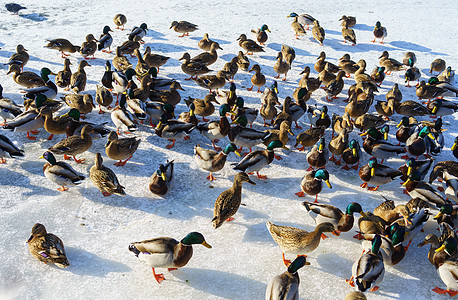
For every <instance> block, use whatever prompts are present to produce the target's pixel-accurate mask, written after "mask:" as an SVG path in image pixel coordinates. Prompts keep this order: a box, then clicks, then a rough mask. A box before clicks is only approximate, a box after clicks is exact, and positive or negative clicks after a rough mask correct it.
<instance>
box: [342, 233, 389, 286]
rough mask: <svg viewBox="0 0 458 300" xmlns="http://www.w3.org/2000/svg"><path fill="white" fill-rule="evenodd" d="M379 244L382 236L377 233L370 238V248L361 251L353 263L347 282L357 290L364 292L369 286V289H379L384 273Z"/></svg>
mask: <svg viewBox="0 0 458 300" xmlns="http://www.w3.org/2000/svg"><path fill="white" fill-rule="evenodd" d="M381 245H382V238H381V237H380V235H378V234H377V235H375V236H374V238H373V239H372V246H371V250H370V251H368V252H365V253H363V254H362V255H361V257H360V258H359V259H358V260H357V261H355V263H354V264H353V266H352V276H351V278H350V280H347V282H348V283H349V284H350V285H351V286H354V287H355V288H356V289H357V290H358V291H361V292H365V291H367V290H368V289H369V288H370V291H376V290H378V289H379V287H378V284H380V282H382V280H383V275H384V274H385V265H384V264H383V257H382V255H381V253H380V246H381Z"/></svg>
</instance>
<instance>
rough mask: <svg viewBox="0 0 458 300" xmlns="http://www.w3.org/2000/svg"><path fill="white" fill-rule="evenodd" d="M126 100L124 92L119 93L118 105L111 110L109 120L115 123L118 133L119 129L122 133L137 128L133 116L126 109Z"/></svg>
mask: <svg viewBox="0 0 458 300" xmlns="http://www.w3.org/2000/svg"><path fill="white" fill-rule="evenodd" d="M126 102H127V97H126V94H121V99H120V100H119V103H118V105H117V106H116V107H115V108H114V109H113V110H112V111H111V120H112V121H113V123H114V124H115V126H116V131H117V133H118V134H119V130H120V129H121V130H123V131H124V133H131V132H134V131H136V130H137V125H136V124H135V122H134V119H133V116H132V115H131V114H130V113H129V112H128V111H127V108H126Z"/></svg>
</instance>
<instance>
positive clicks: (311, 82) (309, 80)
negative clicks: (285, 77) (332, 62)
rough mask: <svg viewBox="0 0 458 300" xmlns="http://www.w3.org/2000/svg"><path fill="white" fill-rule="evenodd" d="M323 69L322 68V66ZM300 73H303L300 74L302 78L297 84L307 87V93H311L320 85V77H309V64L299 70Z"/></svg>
mask: <svg viewBox="0 0 458 300" xmlns="http://www.w3.org/2000/svg"><path fill="white" fill-rule="evenodd" d="M323 69H324V66H323ZM301 74H304V75H302V78H301V80H300V81H299V86H300V87H305V88H307V91H308V92H309V93H313V92H314V91H316V90H317V89H318V88H319V87H320V86H321V80H320V79H318V78H314V77H309V76H310V67H309V66H306V67H305V68H304V70H303V71H302V72H301Z"/></svg>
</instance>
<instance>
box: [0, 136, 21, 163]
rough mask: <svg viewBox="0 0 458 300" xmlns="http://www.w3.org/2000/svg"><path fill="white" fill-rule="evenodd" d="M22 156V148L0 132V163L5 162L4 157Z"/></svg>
mask: <svg viewBox="0 0 458 300" xmlns="http://www.w3.org/2000/svg"><path fill="white" fill-rule="evenodd" d="M17 156H24V150H21V149H19V148H18V147H17V146H16V145H15V144H14V143H13V142H12V141H11V140H10V139H9V138H8V137H6V136H4V135H1V134H0V164H4V163H6V159H5V157H8V158H10V157H11V158H13V157H17Z"/></svg>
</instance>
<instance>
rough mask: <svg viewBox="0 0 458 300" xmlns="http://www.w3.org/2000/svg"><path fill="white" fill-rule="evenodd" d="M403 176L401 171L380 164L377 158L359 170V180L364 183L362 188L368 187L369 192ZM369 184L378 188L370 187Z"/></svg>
mask: <svg viewBox="0 0 458 300" xmlns="http://www.w3.org/2000/svg"><path fill="white" fill-rule="evenodd" d="M401 175H402V173H401V171H399V170H397V169H393V168H390V167H387V166H385V165H381V164H378V163H377V158H375V157H372V158H371V159H370V160H369V162H368V163H367V165H365V166H363V167H361V169H360V170H359V178H361V180H362V181H364V182H363V183H362V184H361V185H360V187H362V188H366V187H367V189H368V190H369V191H376V190H378V188H379V186H380V185H383V184H386V183H388V182H391V181H392V180H394V179H395V178H396V177H399V176H401ZM368 184H374V185H376V187H375V188H374V187H368Z"/></svg>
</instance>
